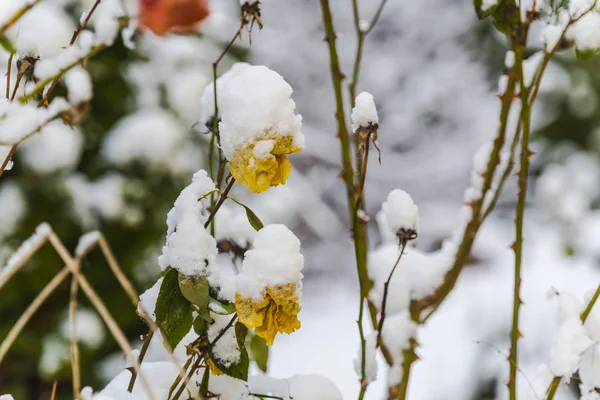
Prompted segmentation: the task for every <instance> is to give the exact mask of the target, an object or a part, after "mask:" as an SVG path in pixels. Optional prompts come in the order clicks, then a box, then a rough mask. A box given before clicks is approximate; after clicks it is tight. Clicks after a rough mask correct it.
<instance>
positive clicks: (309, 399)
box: [287, 374, 342, 400]
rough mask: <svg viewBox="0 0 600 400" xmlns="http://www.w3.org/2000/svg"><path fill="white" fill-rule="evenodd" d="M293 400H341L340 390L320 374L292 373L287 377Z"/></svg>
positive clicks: (290, 395)
mask: <svg viewBox="0 0 600 400" xmlns="http://www.w3.org/2000/svg"><path fill="white" fill-rule="evenodd" d="M287 381H288V383H289V398H290V399H294V400H342V394H341V393H340V390H339V389H338V388H337V386H335V384H334V383H333V382H331V381H330V380H329V379H327V378H325V377H324V376H321V375H314V374H313V375H294V376H292V377H290V378H288V379H287Z"/></svg>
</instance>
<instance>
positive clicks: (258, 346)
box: [248, 333, 269, 372]
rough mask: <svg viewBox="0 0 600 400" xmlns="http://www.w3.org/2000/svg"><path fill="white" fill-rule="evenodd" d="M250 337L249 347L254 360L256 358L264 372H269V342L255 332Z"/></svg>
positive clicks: (255, 360) (257, 363)
mask: <svg viewBox="0 0 600 400" xmlns="http://www.w3.org/2000/svg"><path fill="white" fill-rule="evenodd" d="M249 339H250V340H249V341H248V342H249V343H248V347H249V348H250V355H252V360H254V362H255V363H256V365H257V366H258V368H260V370H261V371H262V372H267V364H268V361H269V346H267V342H265V339H263V338H261V337H260V336H258V335H255V334H253V333H252V334H251V335H250V338H249Z"/></svg>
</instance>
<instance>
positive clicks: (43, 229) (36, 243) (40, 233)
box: [0, 222, 52, 277]
mask: <svg viewBox="0 0 600 400" xmlns="http://www.w3.org/2000/svg"><path fill="white" fill-rule="evenodd" d="M50 233H52V228H51V227H50V225H48V224H47V223H46V222H43V223H41V224H39V225H38V227H37V228H36V229H35V232H34V233H33V235H31V236H30V237H29V238H27V240H25V241H24V242H23V243H22V244H21V246H19V248H18V249H17V251H15V252H14V253H13V254H12V256H10V258H9V259H8V262H7V263H6V265H5V266H4V268H2V269H0V277H2V276H5V275H7V274H12V273H13V272H14V268H15V267H16V266H17V265H19V263H20V261H21V260H22V259H23V257H24V256H25V255H26V254H29V253H30V252H34V251H36V250H37V249H38V248H39V247H40V246H41V245H42V244H44V242H45V241H46V239H47V238H48V235H49V234H50Z"/></svg>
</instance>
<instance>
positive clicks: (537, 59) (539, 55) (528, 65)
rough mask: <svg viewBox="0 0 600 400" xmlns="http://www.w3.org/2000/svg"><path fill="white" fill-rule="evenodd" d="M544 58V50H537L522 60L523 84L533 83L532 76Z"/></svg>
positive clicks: (529, 84)
mask: <svg viewBox="0 0 600 400" xmlns="http://www.w3.org/2000/svg"><path fill="white" fill-rule="evenodd" d="M543 59H544V52H543V51H538V52H535V53H533V54H532V55H531V56H529V57H528V58H527V59H526V60H523V79H524V81H525V82H524V83H525V86H527V87H529V86H531V84H532V83H533V78H534V77H535V73H536V72H537V70H538V67H539V66H540V64H541V62H542V60H543Z"/></svg>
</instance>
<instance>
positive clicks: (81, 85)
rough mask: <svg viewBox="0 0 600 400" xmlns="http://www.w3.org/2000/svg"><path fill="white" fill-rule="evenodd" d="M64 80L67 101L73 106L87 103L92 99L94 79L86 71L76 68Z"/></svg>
mask: <svg viewBox="0 0 600 400" xmlns="http://www.w3.org/2000/svg"><path fill="white" fill-rule="evenodd" d="M64 79H65V85H67V99H68V100H69V102H70V103H71V104H79V103H85V102H88V101H90V100H91V99H92V79H91V78H90V74H89V73H88V72H87V71H86V70H85V69H83V68H81V67H75V68H73V69H71V70H69V71H68V72H67V73H66V74H65V75H64Z"/></svg>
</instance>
